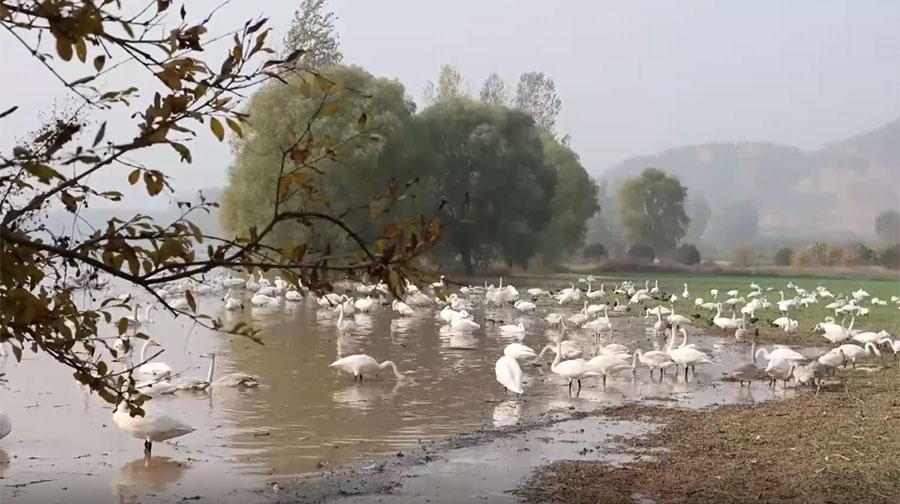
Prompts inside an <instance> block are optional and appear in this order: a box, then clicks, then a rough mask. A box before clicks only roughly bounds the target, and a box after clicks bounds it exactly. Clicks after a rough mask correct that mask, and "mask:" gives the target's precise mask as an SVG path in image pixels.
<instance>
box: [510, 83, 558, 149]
mask: <svg viewBox="0 0 900 504" xmlns="http://www.w3.org/2000/svg"><path fill="white" fill-rule="evenodd" d="M514 104H515V106H516V108H518V109H520V110H524V111H525V112H528V113H529V114H531V117H533V118H534V122H535V123H537V125H538V126H540V127H542V128H544V129H545V130H547V131H549V132H550V133H553V134H555V133H556V116H557V115H559V111H560V110H562V100H561V99H560V98H559V96H558V95H557V94H556V84H555V83H554V82H553V79H551V78H550V77H548V76H546V75H544V72H526V73H523V74H522V76H521V77H519V83H518V84H517V85H516V96H515V100H514Z"/></svg>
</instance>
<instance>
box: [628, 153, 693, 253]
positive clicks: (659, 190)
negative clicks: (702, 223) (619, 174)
mask: <svg viewBox="0 0 900 504" xmlns="http://www.w3.org/2000/svg"><path fill="white" fill-rule="evenodd" d="M686 196H687V189H686V188H685V187H684V186H682V185H681V182H679V181H678V179H677V178H675V177H672V176H669V175H667V174H666V173H665V172H664V171H662V170H657V169H656V168H648V169H646V170H644V171H643V173H641V174H640V176H638V177H634V178H630V179H627V180H625V182H623V183H622V186H621V187H620V188H619V213H620V218H621V221H622V226H623V227H624V228H625V231H626V233H627V235H628V240H629V241H630V242H631V243H636V244H646V245H649V246H650V247H652V248H653V252H654V253H655V254H656V255H657V256H659V255H662V254H663V253H665V252H667V251H669V250H671V249H672V248H674V247H675V244H676V243H678V240H679V239H681V237H683V236H684V234H685V232H686V231H687V228H688V225H689V224H690V222H691V220H690V219H689V218H688V216H687V214H686V213H685V211H684V200H685V197H686Z"/></svg>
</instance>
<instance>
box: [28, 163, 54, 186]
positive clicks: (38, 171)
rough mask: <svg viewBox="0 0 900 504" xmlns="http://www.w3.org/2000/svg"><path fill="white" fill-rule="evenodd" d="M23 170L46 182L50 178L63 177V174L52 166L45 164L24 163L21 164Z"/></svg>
mask: <svg viewBox="0 0 900 504" xmlns="http://www.w3.org/2000/svg"><path fill="white" fill-rule="evenodd" d="M22 168H25V171H27V172H28V173H30V174H32V175H34V176H35V177H37V178H38V179H39V180H40V181H41V182H43V183H45V184H46V183H48V182H50V179H51V178H58V179H63V176H62V175H60V173H59V172H58V171H56V170H54V169H53V168H51V167H49V166H47V165H45V164H37V163H26V164H24V165H22Z"/></svg>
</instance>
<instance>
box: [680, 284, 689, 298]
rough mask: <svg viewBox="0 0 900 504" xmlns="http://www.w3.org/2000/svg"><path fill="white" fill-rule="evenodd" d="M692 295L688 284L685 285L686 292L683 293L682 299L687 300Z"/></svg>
mask: <svg viewBox="0 0 900 504" xmlns="http://www.w3.org/2000/svg"><path fill="white" fill-rule="evenodd" d="M690 295H691V293H690V292H688V288H687V284H684V290H683V291H681V297H682V299H687V298H688V296H690Z"/></svg>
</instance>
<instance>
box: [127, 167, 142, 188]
mask: <svg viewBox="0 0 900 504" xmlns="http://www.w3.org/2000/svg"><path fill="white" fill-rule="evenodd" d="M139 178H141V170H140V169H138V168H135V169H134V170H131V173H129V174H128V183H129V184H131V185H134V184H137V181H138V179H139Z"/></svg>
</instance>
